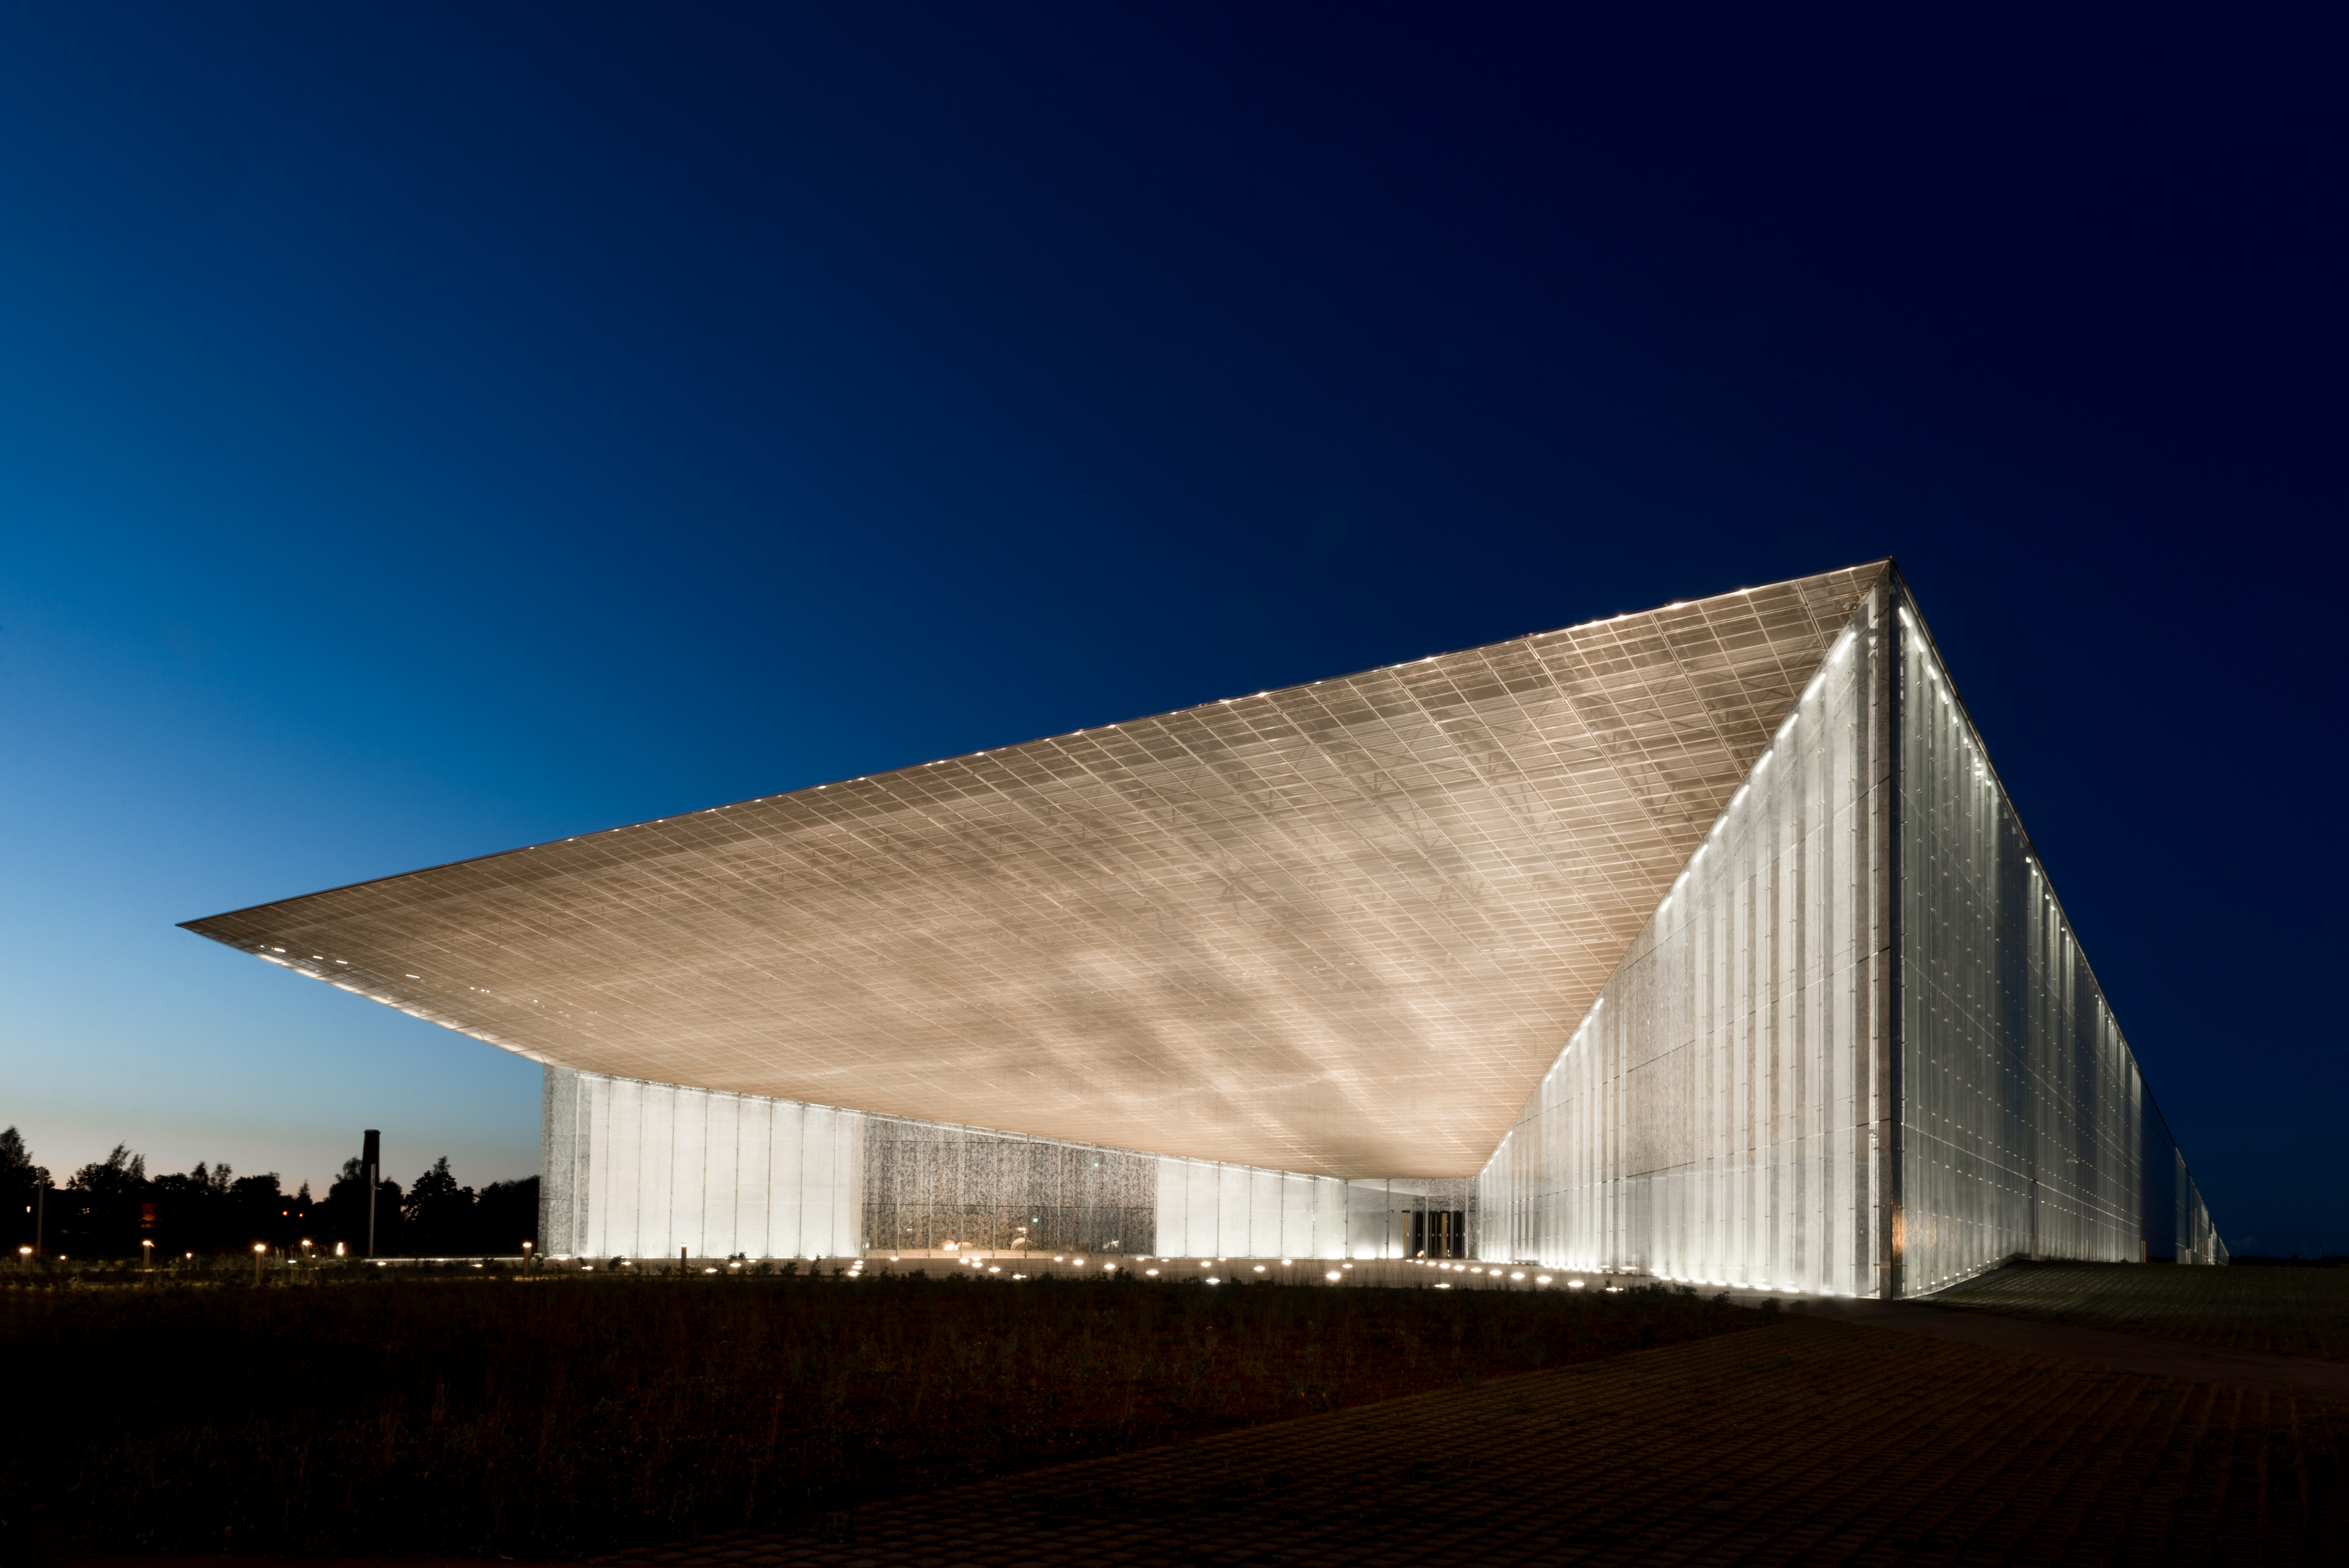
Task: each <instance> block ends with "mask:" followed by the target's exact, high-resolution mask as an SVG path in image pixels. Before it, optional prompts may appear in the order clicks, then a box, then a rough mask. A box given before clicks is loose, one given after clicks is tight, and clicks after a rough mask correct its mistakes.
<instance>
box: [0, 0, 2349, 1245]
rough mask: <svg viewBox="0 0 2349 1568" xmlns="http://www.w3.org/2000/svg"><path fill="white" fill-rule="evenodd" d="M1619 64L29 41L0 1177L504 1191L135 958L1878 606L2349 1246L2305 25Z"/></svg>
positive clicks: (2345, 156) (1606, 53)
mask: <svg viewBox="0 0 2349 1568" xmlns="http://www.w3.org/2000/svg"><path fill="white" fill-rule="evenodd" d="M1583 9H1584V10H1585V11H1586V12H1588V15H1575V14H1574V13H1573V9H1572V8H1567V7H1558V6H1554V5H1535V6H1526V7H1521V8H1520V7H1476V6H1464V5H1444V6H1415V7H1406V8H1397V9H1391V10H1381V9H1378V8H1376V7H1370V6H1363V5H1345V6H1331V7H1328V8H1311V7H1305V6H1266V5H1232V6H1225V7H1215V6H1205V5H1168V6H1163V7H1158V6H1143V5H1060V6H1051V5H1016V6H1001V5H999V6H969V5H941V6H937V7H935V8H928V7H916V6H908V5H865V6H848V5H835V6H823V7H818V6H807V7H799V8H781V7H772V6H726V5H695V6H641V7H636V8H633V9H629V10H603V9H597V8H594V7H589V6H583V5H559V6H558V5H504V6H493V7H484V6H479V5H450V6H440V7H434V6H417V5H398V6H384V7H379V8H376V9H372V10H369V9H367V8H363V7H359V6H335V7H327V8H323V9H322V8H318V7H308V6H295V5H267V6H238V5H207V6H202V7H190V6H165V7H158V8H155V9H151V10H139V9H132V8H129V7H124V6H109V5H93V6H44V7H35V6H16V7H11V8H9V9H8V10H7V11H6V12H5V13H0V735H4V736H5V743H0V820H5V831H0V888H5V895H0V1072H4V1073H5V1077H4V1078H0V1123H5V1122H15V1123H16V1124H18V1125H20V1126H21V1127H22V1128H23V1129H24V1130H25V1131H26V1135H27V1137H28V1138H29V1140H30V1141H31V1143H32V1146H33V1150H34V1152H35V1154H36V1157H37V1158H38V1159H39V1160H41V1161H43V1162H44V1163H46V1164H47V1165H48V1166H49V1167H51V1169H52V1170H53V1171H56V1172H57V1174H58V1175H59V1177H60V1178H62V1177H63V1176H64V1175H65V1174H66V1173H67V1171H70V1169H71V1168H72V1167H74V1166H76V1165H78V1164H79V1163H81V1162H82V1161H87V1160H90V1159H93V1158H96V1157H98V1155H100V1154H102V1153H103V1152H104V1151H105V1150H106V1149H107V1148H108V1147H109V1146H110V1145H112V1144H113V1143H115V1142H116V1141H117V1140H127V1141H128V1142H129V1144H130V1145H131V1146H132V1147H133V1148H135V1149H137V1150H142V1151H144V1152H145V1153H146V1154H147V1156H148V1157H149V1161H150V1168H153V1169H171V1170H177V1169H181V1168H183V1167H184V1166H186V1165H187V1164H189V1163H191V1162H192V1161H197V1160H200V1159H202V1160H212V1161H218V1160H222V1159H225V1160H227V1161H231V1162H232V1163H233V1165H234V1166H235V1167H237V1168H238V1169H239V1170H240V1171H254V1170H266V1169H275V1170H278V1171H282V1172H283V1173H284V1174H285V1178H286V1180H287V1181H288V1182H289V1183H291V1182H293V1181H299V1180H303V1179H307V1180H309V1181H313V1182H318V1181H322V1180H323V1179H324V1178H326V1176H327V1175H328V1174H329V1172H330V1171H331V1170H332V1169H333V1168H334V1167H335V1166H336V1165H337V1164H338V1163H339V1162H340V1161H341V1160H342V1159H343V1158H345V1157H346V1155H347V1154H349V1153H352V1152H356V1150H357V1139H358V1133H359V1130H360V1129H361V1128H363V1127H370V1126H373V1127H380V1128H382V1129H383V1130H384V1132H385V1140H386V1150H387V1159H388V1166H389V1172H388V1173H389V1174H392V1175H394V1176H397V1177H398V1178H399V1179H400V1180H402V1181H407V1180H409V1179H411V1178H412V1177H413V1176H414V1174H415V1173H416V1171H418V1170H419V1169H421V1168H422V1167H423V1165H424V1164H425V1163H426V1162H427V1161H429V1159H430V1158H431V1157H432V1156H434V1155H438V1154H441V1153H447V1154H449V1155H450V1156H451V1157H452V1159H453V1161H454V1164H455V1167H456V1171H457V1173H458V1175H459V1177H460V1179H461V1180H464V1181H471V1182H475V1183H478V1182H481V1181H489V1180H492V1179H494V1178H501V1177H512V1176H518V1175H524V1174H527V1173H529V1172H530V1171H533V1169H534V1168H535V1162H536V1114H537V1094H538V1069H537V1068H535V1067H533V1066H532V1065H530V1064H528V1063H526V1062H523V1061H520V1060H517V1059H514V1058H511V1057H504V1056H502V1055H501V1054H500V1053H498V1052H496V1051H494V1050H492V1049H491V1048H490V1047H486V1046H482V1045H479V1044H477V1043H475V1042H473V1041H471V1040H468V1039H464V1038H460V1037H457V1036H454V1035H450V1034H446V1033H443V1032H441V1031H439V1030H437V1029H434V1028H432V1027H430V1026H427V1025H425V1024H422V1023H419V1022H418V1021H416V1020H414V1019H411V1018H408V1017H405V1016H400V1015H398V1014H396V1013H392V1012H389V1011H388V1010H385V1009H383V1008H379V1007H375V1006H369V1005H367V1004H366V1003H363V1002H361V1001H359V1000H357V998H355V997H352V996H350V995H345V994H343V993H341V992H337V991H332V990H329V989H327V988H326V987H323V986H319V985H313V984H310V983H308V982H306V981H303V980H300V979H297V978H295V976H293V975H288V974H286V973H285V972H283V971H281V970H276V969H272V968H269V967H267V966H264V965H258V964H254V963H252V962H250V961H248V960H244V959H241V958H239V957H236V956H235V955H233V954H230V953H228V952H226V951H225V950H223V949H221V948H219V947H216V946H213V945H212V944H209V943H206V942H204V941H202V940H201V939H199V938H197V937H195V936H192V935H190V934H187V933H185V932H181V931H179V930H176V929H174V923H175V922H177V921H181V920H185V919H188V918H191V917H192V916H195V915H200V914H208V913H215V912H218V911H221V910H226V909H231V908H234V907H237V906H240V905H243V904H249V903H257V902H261V901H264V900H266V899H271V898H274V897H280V896H283V895H286V894H291V893H298V892H308V891H311V890H314V889H316V888H321V887H326V886H328V885H331V884H335V883H339V882H351V881H355V880H357V879H361V878H366V877H373V876H378V875H381V874H385V873H388V872H398V871H402V870H407V869H410V868H414V867H417V866H420V865H424V864H427V863H430V862H434V861H448V860H451V859H456V858H459V857H462V856H468V855H475V854H480V853H483V852H485V851H494V850H500V849H504V848H508V847H511V846H513V845H516V844H521V843H523V842H527V841H534V840H542V839H548V838H554V837H558V836H562V835H565V834H571V833H577V832H583V831H585V830H589V829H594V828H601V827H605V826H609V825H612V824H616V823H621V822H626V821H630V820H639V819H643V818H648V817H654V816H659V815H663V814H666V813H670V812H675V811H678V810H685V809H688V808H691V807H697V806H703V805H709V804H712V803H715V802H719V801H723V800H729V799H740V798H742V797H745V796H750V795H757V794H765V793H770V792H773V791H777V790H782V789H792V788H796V787H799V786H802V785H807V784H812V783H816V782H819V781H822V780H825V779H837V778H840V777H843V776H844V775H853V774H857V773H863V772H867V771H871V770H874V769H883V768H886V767H890V766H893V765H897V764H904V763H911V762H916V761H919V760H922V759H925V758H931V757H936V756H942V755H947V754H950V753H958V752H964V751H968V750H971V749H974V748H979V747H984V746H990V745H995V744H999V743H1002V742H1006V741H1010V740H1017V739H1023V738H1029V737H1032V736H1037V735H1041V734H1047V733H1053V732H1058V731H1063V730H1068V729H1071V728H1074V727H1078V726H1081V725H1093V724H1099V723H1103V722H1107V721H1110V720H1113V719H1118V718H1123V717H1131V716H1133V715H1136V714H1142V713H1148V712H1154V711H1158V710H1161V709H1165V708H1169V707H1177V706H1180V705H1184V704H1189V703H1195V702H1199V701H1202V700H1206V699H1211V698H1214V697H1217V696H1226V695H1229V694H1231V693H1234V692H1239V691H1255V690H1257V689H1259V688H1262V687H1266V686H1278V685H1281V684H1285V683H1288V682H1293V681H1299V680H1305V679H1311V678H1314V677H1317V676H1327V675H1330V674H1333V673H1337V672H1341V671H1349V670H1353V669H1357V668H1361V667H1362V666H1365V665H1377V664H1382V663H1387V662H1390V661H1392V660H1396V659H1399V658H1405V657H1412V656H1416V655H1421V654H1423V653H1427V652H1430V651H1433V650H1435V649H1440V648H1451V647H1459V646H1464V645H1471V644H1475V643H1480V642H1485V641H1490V640H1493V639H1495V638H1500V637H1505V636H1509V635H1513V634H1518V633H1523V632H1526V631H1527V630H1530V629H1533V628H1537V627H1547V626H1556V625H1562V624H1569V623H1572V622H1576V621H1579V620H1583V619H1587V618H1588V617H1591V616H1595V615H1605V614H1612V613H1614V612H1616V611H1619V610H1625V609H1635V608H1642V607H1646V606H1649V605H1652V604H1656V603H1663V602H1666V601H1669V600H1672V599H1681V598H1692V597H1695V596H1697V595H1700V594H1704V593H1715V592H1719V591H1722V590H1725V589H1729V588H1733V587H1736V586H1738V585H1740V584H1744V583H1760V582H1766V581H1770V580H1774V579H1777V578H1783V577H1787V576H1792V575H1795V574H1798V573H1807V572H1813V571H1817V570H1821V569H1824V568H1826V567H1831V566H1837V565H1842V564H1846V563H1848V562H1854V561H1858V560H1862V559H1866V558H1869V557H1872V556H1876V555H1880V554H1885V553H1890V554H1893V555H1896V556H1898V557H1899V561H1900V562H1901V564H1902V566H1903V568H1904V569H1905V570H1906V571H1907V573H1909V579H1910V581H1911V583H1913V584H1914V586H1915V588H1916V590H1917V592H1918V594H1919V595H1920V599H1921V600H1922V602H1923V603H1924V606H1925V609H1926V611H1927V613H1928V614H1929V615H1930V618H1931V620H1932V623H1933V626H1934V630H1935V631H1936V633H1937V634H1938V635H1939V637H1940V641H1941V644H1942V646H1943V648H1944V649H1945V651H1946V652H1947V653H1948V655H1949V656H1950V658H1951V662H1952V665H1953V667H1954V669H1955V671H1956V673H1957V676H1958V679H1959V681H1960V683H1961V688H1962V690H1963V691H1964V693H1965V695H1966V696H1967V698H1968V700H1969V702H1970V704H1971V707H1972V709H1973V712H1974V714H1975V716H1976V717H1977V718H1978V720H1979V721H1980V723H1981V724H1982V727H1983V729H1984V731H1985V733H1986V735H1987V738H1988V740H1989V743H1990V746H1991V748H1992V754H1993V755H1994V756H1995V758H1996V759H1997V761H1998V764H1999V766H2000V768H2001V769H2002V773H2003V775H2004V777H2005V779H2006V780H2007V781H2008V783H2009V784H2010V785H2011V786H2012V788H2013V790H2014V792H2015V796H2016V799H2017V802H2018V804H2019V806H2020V808H2021V810H2022V812H2023V818H2024V820H2025V821H2026V822H2027V823H2028V824H2029V826H2030V828H2031V830H2032V831H2033V835H2034V837H2035V838H2036V840H2037V842H2038V844H2039V846H2040V848H2041V850H2042V851H2044V857H2045V860H2046V862H2047V865H2048V867H2049V869H2050V871H2051V872H2052V874H2053V876H2054V882H2055V885H2056V887H2057V889H2058V890H2059V892H2061V893H2062V895H2063V897H2064V901H2065V903H2066V905H2067V906H2068V908H2069V910H2070V911H2071V913H2072V914H2073V916H2074V917H2075V920H2076V922H2077V924H2078V927H2079V930H2080V932H2081V934H2082V935H2083V938H2084V940H2085V943H2086V944H2087V950H2088V953H2089V954H2090V956H2091V958H2092V959H2093V961H2094V962H2095V965H2096V967H2097V970H2098V973H2099V975H2101V977H2102V979H2103V981H2104V982H2105V984H2106V987H2107V989H2108V990H2109V992H2110V994H2111V995H2112V997H2113V999H2114V1001H2115V1004H2116V1007H2117V1009H2118V1011H2119V1014H2120V1016H2121V1019H2122V1022H2123V1024H2124V1026H2125V1027H2126V1028H2127V1030H2128V1032H2129V1034H2130V1036H2131V1037H2132V1040H2133V1041H2134V1043H2135V1045H2136V1047H2137V1052H2138V1054H2139V1056H2140V1057H2141V1058H2142V1060H2143V1062H2144V1064H2145V1067H2146V1069H2147V1076H2148V1078H2149V1079H2150V1081H2151V1083H2152V1085H2153V1087H2154V1088H2155V1090H2156V1092H2157V1094H2158V1096H2159V1098H2160V1099H2161V1102H2162V1104H2163V1106H2164V1109H2166V1110H2167V1111H2168V1116H2169V1119H2170V1121H2171V1123H2172V1124H2173V1125H2174V1127H2175V1128H2176V1130H2177V1132H2178V1137H2179V1139H2180V1140H2182V1142H2183V1143H2184V1145H2185V1147H2186V1150H2187V1152H2188V1155H2189V1159H2190V1160H2191V1161H2193V1163H2194V1165H2195V1168H2196V1171H2197V1173H2198V1175H2199V1180H2200V1181H2201V1183H2202V1186H2203V1189H2204V1191H2206V1192H2207V1193H2208V1195H2209V1201H2210V1203H2211V1206H2212V1209H2213V1210H2214V1212H2216V1214H2217V1215H2218V1217H2219V1220H2220V1225H2221V1228H2222V1230H2223V1232H2224V1233H2225V1234H2226V1236H2227V1238H2228V1240H2229V1241H2230V1243H2231V1244H2232V1245H2234V1246H2235V1247H2236V1248H2237V1249H2238V1250H2251V1251H2291V1250H2293V1249H2298V1250H2300V1251H2302V1252H2311V1251H2321V1250H2324V1249H2327V1248H2334V1249H2349V1203H2344V1197H2349V1176H2344V1161H2343V1159H2342V1150H2343V1138H2342V1134H2341V1131H2340V1109H2341V1106H2342V1105H2343V1103H2344V1094H2349V1042H2344V1028H2343V1023H2342V1015H2341V1010H2340V1006H2339V1003H2338V995H2337V994H2338V991H2339V988H2340V980H2339V977H2340V975H2341V972H2342V964H2343V961H2342V958H2341V946H2342V938H2343V919H2342V899H2341V894H2340V891H2339V890H2340V888H2341V886H2342V885H2343V882H2344V878H2343V870H2344V867H2343V864H2342V861H2343V853H2342V849H2341V834H2340V831H2339V830H2338V828H2337V826H2336V818H2337V817H2338V814H2339V811H2338V805H2337V801H2336V799H2335V797H2336V795H2337V792H2338V789H2339V786H2340V780H2341V779H2342V776H2343V769H2342V764H2343V760H2344V758H2343V743H2342V738H2341V727H2342V721H2343V717H2344V715H2343V706H2344V705H2343V702H2342V699H2341V697H2340V696H2339V690H2340V686H2339V680H2338V677H2337V675H2336V673H2335V666H2336V664H2337V661H2338V659H2339V657H2340V655H2339V651H2338V645H2339V643H2340V642H2341V635H2340V634H2341V624H2340V619H2339V611H2338V609H2337V608H2328V607H2327V606H2334V605H2337V603H2338V598H2339V594H2340V592H2341V586H2342V567H2343V564H2344V560H2343V556H2344V552H2343V549H2342V544H2341V537H2340V532H2341V529H2342V526H2343V523H2344V499H2349V461H2344V459H2349V451H2344V444H2349V443H2344V434H2349V381H2344V366H2349V304H2344V300H2349V287H2344V280H2349V201H2344V191H2349V112H2344V111H2345V110H2349V89H2344V82H2349V49H2344V33H2343V32H2342V31H2341V30H2340V27H2339V25H2338V24H2335V25H2333V30H2332V31H2330V32H2325V31H2321V30H2312V29H2304V28H2302V27H2301V26H2299V25H2297V24H2293V25H2290V26H2285V25H2272V26H2271V27H2270V30H2268V31H2265V32H2262V33H2257V34H2254V33H2251V32H2247V31H2243V30H2240V29H2241V27H2242V22H2241V19H2240V17H2226V18H2223V19H2222V14H2221V13H2220V12H2219V11H2215V10H2206V11H2203V12H2200V13H2198V14H2197V15H2198V16H2199V19H2186V20H2176V19H2173V20H2162V19H2160V18H2159V17H2158V16H2157V15H2154V14H2151V13H2147V12H2146V11H2144V10H2143V9H2141V8H2136V9H2132V10H2130V11H2129V12H2127V13H2126V14H2122V13H2116V17H2117V16H2120V15H2126V17H2127V19H2126V20H2120V19H2107V20H2105V21H2099V22H2094V23H2089V22H2082V23H2079V24H2077V25H2076V26H2073V27H2072V29H2071V30H2068V31H2067V30H2065V26H2066V25H2062V24H2057V23H2054V22H2052V21H2051V20H2049V19H2048V18H2047V17H2046V16H2045V15H2041V14H2039V10H2038V9H2037V8H2033V9H2028V10H2022V11H2018V12H2016V13H2015V14H2014V15H2012V16H2008V17H2004V18H2001V17H1999V16H1997V15H1992V14H1990V13H1986V12H1983V11H1982V10H1981V9H1980V8H1978V7H1962V8H1961V7H1945V8H1941V15H1940V19H1938V20H1937V19H1935V18H1934V17H1932V16H1930V15H1927V16H1924V17H1921V18H1912V19H1911V20H1909V21H1907V22H1902V23H1892V22H1889V21H1887V20H1886V19H1885V18H1883V17H1882V16H1880V15H1871V14H1869V13H1870V12H1874V11H1880V10H1881V8H1880V7H1874V8H1868V12H1863V11H1857V10H1856V11H1854V12H1852V13H1849V14H1845V15H1828V14H1826V13H1823V12H1815V13H1812V14H1810V15H1808V17H1807V19H1806V20H1801V21H1789V20H1787V19H1785V18H1778V17H1771V16H1769V15H1767V14H1766V11H1765V10H1747V11H1744V12H1739V11H1729V10H1722V11H1710V10H1698V9H1678V8H1671V7H1625V6H1613V7H1603V8H1602V7H1587V8H1583ZM1627 12H1641V13H1644V15H1643V18H1642V19H1641V20H1640V21H1639V22H1637V23H1630V24H1627V23H1623V22H1621V21H1620V20H1619V18H1617V17H1616V16H1615V15H1613V14H1615V13H1627ZM1601 13H1605V14H1606V15H1604V16H1603V18H1602V16H1601ZM2181 15H2182V14H2181ZM2328 626H2330V627H2332V628H2333V630H2332V631H2331V632H2329V633H2328V632H2327V631H2326V630H2325V628H2326V627H2328Z"/></svg>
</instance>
